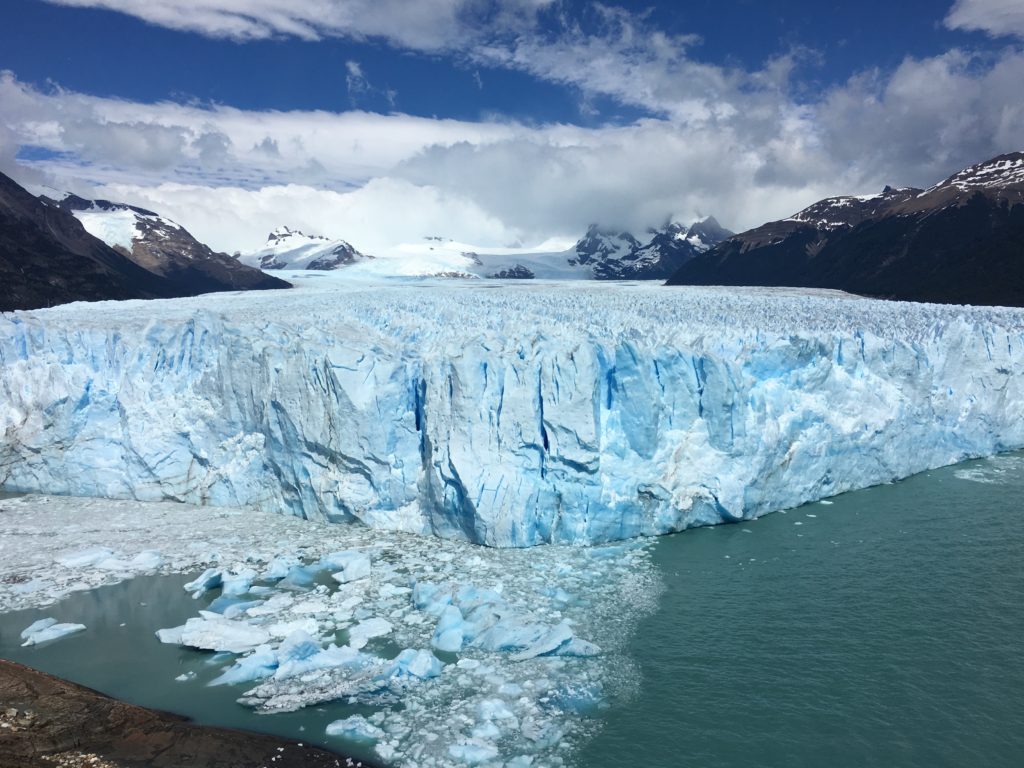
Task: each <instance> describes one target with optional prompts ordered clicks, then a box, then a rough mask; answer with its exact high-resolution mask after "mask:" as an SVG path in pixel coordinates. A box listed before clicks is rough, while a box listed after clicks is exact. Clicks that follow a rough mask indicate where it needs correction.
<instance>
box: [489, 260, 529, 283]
mask: <svg viewBox="0 0 1024 768" xmlns="http://www.w3.org/2000/svg"><path fill="white" fill-rule="evenodd" d="M488 277H492V278H495V279H498V280H533V278H535V277H536V275H535V274H533V270H531V269H530V268H529V267H524V266H523V265H522V264H516V265H515V266H512V267H509V268H508V269H503V270H501V271H500V272H495V273H494V274H493V275H488Z"/></svg>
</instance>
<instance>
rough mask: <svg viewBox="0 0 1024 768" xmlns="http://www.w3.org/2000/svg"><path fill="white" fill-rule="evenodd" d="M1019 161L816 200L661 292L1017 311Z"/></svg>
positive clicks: (1022, 277) (1021, 300)
mask: <svg viewBox="0 0 1024 768" xmlns="http://www.w3.org/2000/svg"><path fill="white" fill-rule="evenodd" d="M1022 203H1024V152H1013V153H1008V154H1004V155H999V156H997V157H994V158H992V159H990V160H986V161H984V162H981V163H977V164H975V165H972V166H969V167H968V168H965V169H963V170H961V171H958V172H956V173H954V174H953V175H951V176H949V177H948V178H946V179H945V180H943V181H941V182H939V183H938V184H936V185H934V186H932V187H930V188H928V189H916V188H903V189H894V188H892V187H886V188H885V189H884V190H883V191H882V193H881V194H879V195H872V196H864V197H832V198H825V199H824V200H821V201H819V202H817V203H814V204H813V205H811V206H808V207H807V208H805V209H803V210H802V211H799V212H797V213H796V214H793V215H792V216H790V217H788V218H786V219H781V220H779V221H774V222H768V223H766V224H763V225H761V226H760V227H756V228H754V229H752V230H748V231H747V232H743V233H740V234H737V235H734V236H732V237H730V238H728V239H727V240H725V241H723V242H721V243H720V244H718V245H717V246H716V247H715V248H713V249H711V250H709V251H708V252H706V253H704V254H702V255H701V256H699V257H698V258H695V259H693V260H692V261H690V262H689V263H687V264H684V265H683V266H682V267H680V268H679V270H677V271H676V272H675V274H673V275H672V276H671V277H670V278H669V280H668V282H667V284H668V285H758V286H792V287H806V288H833V289H838V290H844V291H848V292H851V293H858V294H863V295H866V296H874V297H877V298H887V299H898V300H907V301H926V302H935V303H946V304H950V303H952V304H979V305H1010V306H1024V205H1022Z"/></svg>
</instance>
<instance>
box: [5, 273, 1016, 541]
mask: <svg viewBox="0 0 1024 768" xmlns="http://www.w3.org/2000/svg"><path fill="white" fill-rule="evenodd" d="M293 294H294V295H293ZM1022 348H1024V312H1022V311H1020V310H1009V309H975V308H964V307H938V306H933V305H915V304H901V303H886V302H875V301H869V300H863V299H853V298H850V297H845V296H842V295H833V294H821V295H804V294H798V293H796V292H787V291H742V290H735V289H733V290H715V289H668V288H662V287H645V286H637V285H628V284H626V285H621V284H620V285H605V286H585V287H581V286H565V285H562V286H545V285H537V286H530V287H529V288H524V287H519V286H507V285H494V286H488V287H486V288H481V287H474V286H462V285H450V284H444V283H425V284H414V285H409V284H398V285H386V286H376V285H374V286H367V285H361V286H360V285H356V286H341V285H337V284H330V285H327V286H326V287H323V288H304V289H300V290H297V291H293V292H290V293H288V294H281V293H274V292H269V293H264V294H261V295H259V296H252V295H233V296H224V295H219V296H206V297H198V298H195V299H182V300H173V301H162V302H145V303H143V302H121V303H104V304H91V305H82V304H76V305H68V306H66V307H60V308H56V309H51V310H45V311H37V312H31V313H14V314H7V315H4V316H2V319H0V365H2V369H0V429H2V434H3V438H2V445H0V483H2V484H3V485H4V486H5V487H7V488H10V489H17V490H27V491H40V492H46V493H59V494H75V495H86V496H105V497H117V498H136V499H143V500H156V499H178V500H181V501H187V502H191V503H202V504H211V505H226V506H241V505H251V506H255V507H259V508H264V509H270V510H282V511H286V512H290V513H292V514H295V515H300V516H304V517H311V518H325V519H328V520H331V521H339V522H340V521H351V520H359V521H362V522H363V523H365V524H367V525H369V526H373V527H379V528H389V529H402V530H412V531H416V532H421V533H434V534H437V535H439V536H444V537H452V538H464V539H468V540H470V541H474V542H478V543H481V544H487V545H490V546H503V547H504V546H531V545H535V544H542V543H548V542H556V543H596V542H604V541H611V540H617V539H624V538H629V537H633V536H638V535H649V534H660V533H667V532H671V531H678V530H682V529H684V528H687V527H691V526H697V525H709V524H715V523H720V522H730V521H736V520H741V519H749V518H753V517H757V516H759V515H762V514H764V513H767V512H771V511H774V510H778V509H783V508H787V507H792V506H795V505H798V504H801V503H804V502H808V501H812V500H816V499H820V498H823V497H827V496H831V495H834V494H836V493H840V492H842V491H846V490H851V489H855V488H862V487H866V486H870V485H874V484H877V483H880V482H885V481H889V480H892V479H895V478H900V477H905V476H907V475H910V474H912V473H915V472H919V471H922V470H925V469H928V468H932V467H936V466H941V465H945V464H950V463H953V462H956V461H959V460H962V459H964V458H968V457H973V456H981V455H987V454H991V453H994V452H998V451H1001V450H1007V449H1011V448H1017V447H1021V446H1024V418H1022V415H1024V413H1022V411H1024V376H1022V375H1021V374H1022V373H1024V371H1022V355H1021V350H1022Z"/></svg>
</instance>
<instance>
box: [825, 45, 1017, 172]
mask: <svg viewBox="0 0 1024 768" xmlns="http://www.w3.org/2000/svg"><path fill="white" fill-rule="evenodd" d="M1022 82H1024V52H1021V51H1013V50H1009V51H1005V52H1004V53H1003V54H1002V55H1001V56H1000V57H999V58H998V59H996V60H995V61H994V62H991V61H987V60H985V59H982V58H979V57H978V56H977V55H973V54H970V53H966V52H963V51H957V50H954V51H950V52H948V53H946V54H943V55H941V56H936V57H933V58H927V59H913V58H908V59H906V60H905V61H904V62H903V63H902V64H901V65H900V66H899V67H898V68H897V70H896V71H895V72H894V73H892V74H891V75H888V76H885V75H883V74H881V73H878V72H872V73H867V74H863V75H860V76H857V77H855V78H853V79H851V80H850V82H849V83H847V84H846V85H845V86H843V87H842V88H839V89H836V90H834V91H832V92H831V93H829V94H828V95H827V96H826V97H825V99H824V100H823V103H822V104H821V105H820V107H819V108H818V117H817V124H818V127H819V131H820V133H821V135H822V140H823V141H824V142H825V145H826V146H827V148H828V152H829V155H830V157H832V159H833V160H834V161H835V162H836V163H837V164H838V165H840V166H845V167H847V168H850V169H852V170H853V171H854V172H855V173H856V174H857V175H859V176H862V177H865V178H874V179H879V178H882V177H884V176H885V175H886V174H888V175H889V177H890V178H892V179H894V181H895V182H898V183H901V184H915V185H919V186H920V185H924V186H927V185H930V184H932V183H934V182H936V181H938V180H940V179H942V178H943V177H944V176H946V175H947V174H949V173H951V172H952V171H955V170H958V169H960V168H963V167H965V166H967V165H971V164H973V163H976V162H980V161H981V160H986V159H988V158H989V157H992V156H994V155H996V154H999V153H1001V152H1007V151H1012V150H1020V149H1024V91H1022V89H1021V85H1020V84H1021V83H1022Z"/></svg>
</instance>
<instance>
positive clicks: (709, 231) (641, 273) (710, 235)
mask: <svg viewBox="0 0 1024 768" xmlns="http://www.w3.org/2000/svg"><path fill="white" fill-rule="evenodd" d="M588 234H589V233H588ZM731 234H732V232H730V231H729V230H727V229H725V228H724V227H722V226H721V225H720V224H719V223H718V222H717V221H716V220H715V218H714V217H712V216H709V217H708V218H706V219H703V220H702V221H698V222H696V223H695V224H693V225H692V226H690V227H687V226H684V225H682V224H678V223H670V224H667V225H665V226H664V227H663V228H662V229H657V230H650V231H649V232H648V235H650V236H651V239H650V241H649V242H647V243H646V244H645V245H640V244H639V242H637V244H636V245H635V246H634V247H633V248H631V249H630V250H628V251H627V252H625V253H620V254H616V255H615V256H614V257H612V258H605V259H603V260H601V261H600V262H598V263H596V264H595V265H594V277H595V278H597V279H598V280H664V279H666V278H667V277H670V276H671V275H672V274H674V273H675V272H676V270H678V269H679V268H680V267H681V266H682V265H683V264H685V263H686V262H688V261H690V260H691V259H693V258H695V257H696V256H698V255H699V254H701V253H704V252H705V251H707V250H708V249H709V248H712V247H713V246H715V245H717V244H718V243H720V242H722V240H724V239H725V238H727V237H729V235H731ZM630 237H631V239H632V240H633V241H634V242H636V238H632V236H630ZM580 242H581V243H582V242H583V241H580ZM620 242H621V241H620ZM577 247H578V246H577Z"/></svg>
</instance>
